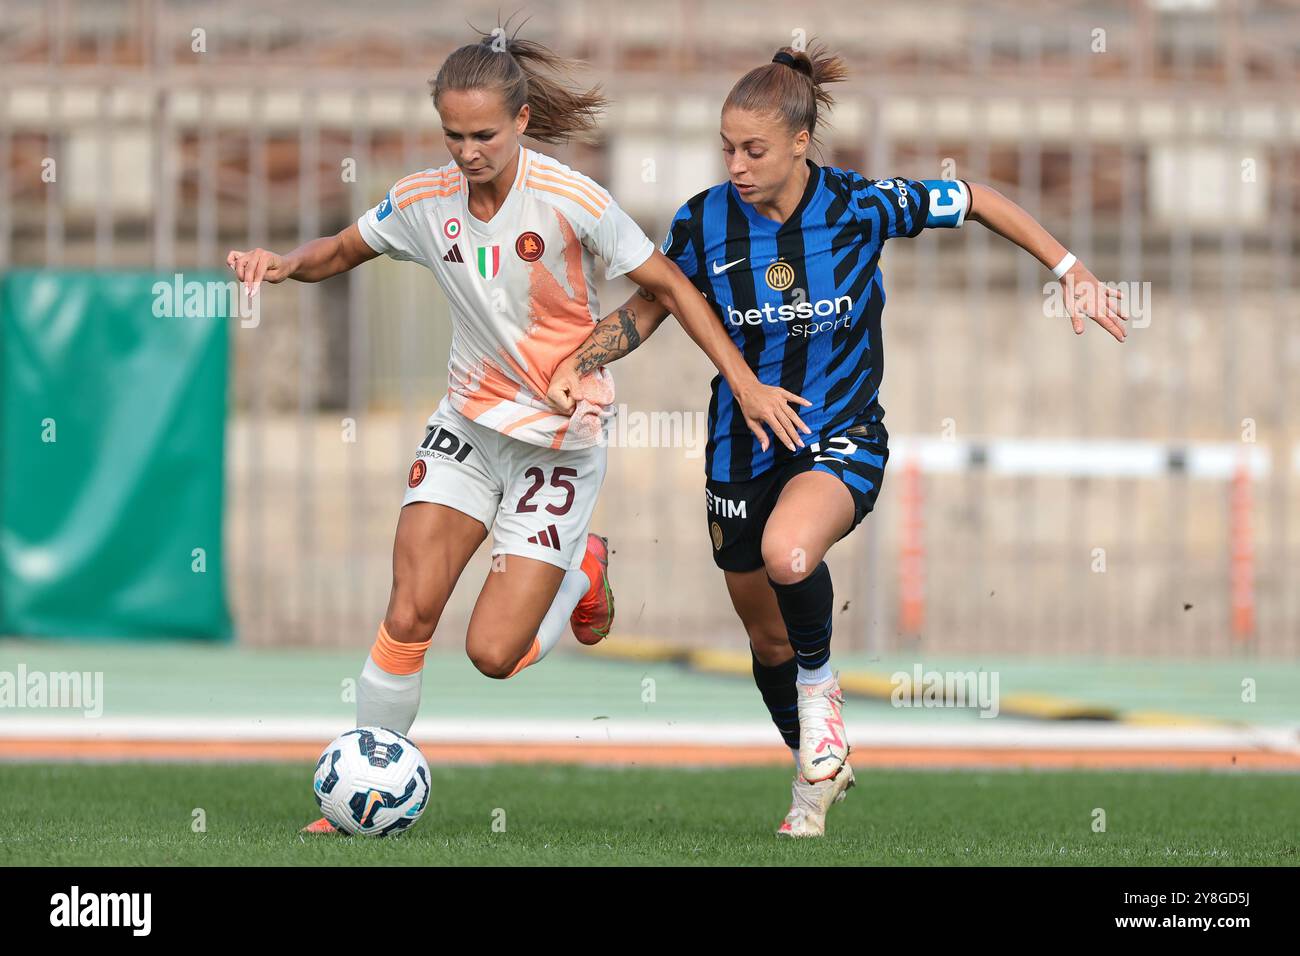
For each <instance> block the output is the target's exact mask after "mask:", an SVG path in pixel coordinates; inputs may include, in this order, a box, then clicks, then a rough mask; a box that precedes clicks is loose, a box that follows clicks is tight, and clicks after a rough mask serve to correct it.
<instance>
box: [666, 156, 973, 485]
mask: <svg viewBox="0 0 1300 956" xmlns="http://www.w3.org/2000/svg"><path fill="white" fill-rule="evenodd" d="M808 166H809V171H808V186H807V188H806V189H805V190H804V194H803V196H802V198H801V199H800V201H799V205H798V206H797V207H796V208H795V211H794V213H793V214H792V215H791V216H790V218H789V219H788V220H786V222H784V223H777V222H774V221H772V220H770V219H765V218H763V217H762V216H760V215H759V214H758V213H757V212H755V211H754V207H753V206H752V205H750V204H749V203H747V202H745V201H744V200H742V199H741V198H740V195H739V194H738V193H737V192H736V189H735V187H734V186H732V185H731V183H729V182H727V183H721V184H719V185H717V186H714V187H712V188H711V189H708V190H705V191H704V192H702V193H700V194H699V195H697V196H695V197H693V198H692V199H691V200H690V201H688V202H687V203H686V204H685V205H684V206H682V207H681V209H679V210H678V211H677V215H676V216H674V217H673V222H672V225H671V226H669V228H668V235H667V237H666V238H665V239H664V244H663V252H664V254H665V255H666V256H668V257H669V258H670V259H672V260H673V261H674V262H676V263H677V265H678V266H679V267H680V268H681V270H682V272H683V273H685V274H686V276H687V277H688V278H690V279H691V281H692V282H693V283H694V284H695V287H696V288H697V289H699V290H700V292H701V293H703V295H704V296H705V298H707V299H708V300H709V303H710V304H711V305H712V306H713V310H714V312H715V313H716V314H717V316H718V319H719V321H721V322H722V324H723V326H724V327H725V328H726V329H727V332H728V333H729V334H730V335H731V338H732V341H734V342H735V343H736V345H737V347H738V348H739V349H740V350H741V352H743V353H744V356H745V361H746V362H747V363H748V364H749V367H750V368H752V369H753V370H754V372H755V373H756V374H757V375H758V378H759V381H761V382H763V383H764V384H766V385H779V386H781V387H782V388H785V389H788V390H789V391H791V392H794V393H795V394H796V395H802V396H803V397H804V398H807V399H809V400H810V401H811V402H812V403H813V404H812V405H811V406H810V407H807V408H798V409H797V411H798V412H799V416H800V417H801V418H802V419H803V421H804V422H805V423H806V424H807V425H808V427H809V428H811V429H812V434H811V435H806V436H804V442H805V443H806V444H811V443H812V442H814V441H821V442H825V441H826V440H827V439H828V438H831V437H833V436H835V435H837V434H840V433H841V432H843V431H844V429H845V428H847V427H849V426H851V425H853V424H857V423H859V422H873V421H879V420H881V419H882V418H883V417H884V414H885V411H884V409H883V408H882V407H881V405H880V380H881V373H882V372H883V369H884V353H883V350H882V347H881V340H880V313H881V310H882V309H883V308H884V305H885V292H884V286H883V282H882V278H881V274H880V268H879V261H880V252H881V249H882V247H883V245H884V242H885V240H886V239H892V238H895V237H897V236H915V235H917V234H919V233H920V232H921V230H922V229H925V228H927V227H948V228H955V227H958V226H960V225H961V224H962V222H963V220H964V219H965V217H966V212H967V209H968V208H969V197H970V190H969V188H968V187H967V186H966V184H965V183H963V182H961V181H960V180H912V179H882V180H869V179H864V178H863V177H862V176H860V175H859V174H858V173H855V172H853V171H852V170H844V169H836V168H834V167H830V166H825V167H823V166H817V165H816V164H815V163H812V162H809V163H808ZM790 455H791V452H790V451H789V450H788V449H786V448H785V446H784V445H782V444H781V443H780V442H778V441H773V442H771V443H770V444H769V445H768V449H767V451H765V452H764V451H760V450H759V445H758V441H757V440H756V439H755V438H754V435H753V433H752V432H751V431H750V430H749V428H748V427H747V426H746V425H745V419H744V416H743V415H742V414H741V412H740V407H739V405H738V404H737V402H736V400H735V398H734V396H733V395H732V392H731V388H730V386H729V385H728V384H727V383H726V381H725V380H724V379H723V378H722V376H720V375H719V376H716V377H715V378H714V379H713V397H712V400H711V401H710V402H709V443H708V448H707V452H706V458H705V467H706V469H707V471H708V475H709V477H710V478H712V479H713V480H715V481H747V480H748V479H750V478H753V477H755V476H757V475H761V474H762V473H763V472H765V471H767V470H768V469H769V468H771V467H772V466H773V465H774V464H776V463H777V462H779V461H782V460H784V459H785V458H788V457H790Z"/></svg>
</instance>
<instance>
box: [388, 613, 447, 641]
mask: <svg viewBox="0 0 1300 956" xmlns="http://www.w3.org/2000/svg"><path fill="white" fill-rule="evenodd" d="M437 626H438V617H437V615H436V614H434V613H433V612H432V611H428V610H424V609H421V608H420V607H418V606H416V605H415V604H406V603H404V604H400V605H398V606H396V607H393V608H391V609H390V610H389V612H388V614H387V616H386V617H385V618H384V629H385V630H386V631H388V636H389V637H391V638H392V639H393V640H395V641H397V642H398V643H399V644H417V643H419V642H421V641H427V640H429V638H431V637H433V631H434V628H436V627H437Z"/></svg>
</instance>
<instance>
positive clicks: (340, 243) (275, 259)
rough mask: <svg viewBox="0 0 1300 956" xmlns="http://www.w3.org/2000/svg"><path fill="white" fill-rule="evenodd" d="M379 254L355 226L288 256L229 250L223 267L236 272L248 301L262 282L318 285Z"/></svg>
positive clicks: (323, 238)
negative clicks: (286, 280)
mask: <svg viewBox="0 0 1300 956" xmlns="http://www.w3.org/2000/svg"><path fill="white" fill-rule="evenodd" d="M377 255H379V253H377V252H375V250H374V249H371V248H370V244H369V243H367V242H366V240H364V239H362V238H361V230H360V229H358V228H357V224H356V223H355V222H354V223H353V224H352V225H350V226H348V227H347V228H346V229H344V230H343V231H342V232H340V233H339V234H338V235H336V236H323V237H321V238H320V239H313V240H311V241H310V242H305V243H303V244H302V245H301V246H299V247H298V248H297V249H295V250H293V252H290V253H289V254H288V255H284V256H278V255H276V254H275V253H274V252H271V251H270V250H268V249H252V250H249V251H248V252H240V251H239V250H237V249H232V250H230V254H229V255H228V256H226V265H228V266H230V268H231V269H233V270H234V271H235V277H236V278H238V279H239V281H240V282H242V283H243V284H244V289H245V291H247V293H248V296H249V298H252V297H253V296H255V295H257V290H258V288H259V287H260V286H261V284H262V282H263V280H265V281H266V282H283V281H284V280H285V279H297V280H298V281H299V282H320V281H321V280H322V279H328V278H329V277H330V276H336V275H338V274H339V273H340V272H347V271H348V270H349V269H354V268H356V267H357V266H359V265H361V263H363V262H367V261H369V260H371V259H373V258H375V256H377Z"/></svg>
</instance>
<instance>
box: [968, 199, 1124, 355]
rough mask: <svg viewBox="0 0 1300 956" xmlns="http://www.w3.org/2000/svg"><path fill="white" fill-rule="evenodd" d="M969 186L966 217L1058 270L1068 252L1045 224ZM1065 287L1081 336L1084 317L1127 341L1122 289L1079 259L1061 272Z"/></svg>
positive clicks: (1066, 296)
mask: <svg viewBox="0 0 1300 956" xmlns="http://www.w3.org/2000/svg"><path fill="white" fill-rule="evenodd" d="M967 186H969V187H970V194H971V206H970V212H969V213H967V215H966V218H967V219H973V220H975V221H976V222H980V223H983V224H984V225H985V226H986V227H988V228H989V229H991V230H993V231H994V232H996V233H997V234H998V235H999V236H1002V237H1003V238H1004V239H1008V240H1010V241H1011V242H1014V243H1015V244H1016V245H1018V246H1019V247H1020V248H1021V249H1024V250H1025V251H1026V252H1028V253H1029V254H1030V255H1031V256H1033V257H1034V258H1035V259H1037V260H1038V261H1039V262H1041V263H1042V264H1043V265H1045V266H1047V268H1049V269H1052V270H1054V271H1055V270H1056V269H1057V267H1058V266H1059V265H1061V264H1062V262H1063V261H1066V257H1067V256H1069V255H1070V254H1069V252H1068V251H1067V250H1066V248H1065V246H1063V245H1061V243H1060V242H1058V241H1057V240H1056V238H1055V237H1054V236H1053V235H1052V234H1051V233H1050V232H1048V231H1047V230H1046V229H1044V228H1043V226H1042V224H1041V223H1040V222H1039V221H1038V220H1037V219H1035V218H1034V217H1033V216H1031V215H1029V213H1027V212H1025V211H1024V210H1023V209H1021V208H1020V207H1019V206H1017V205H1016V204H1015V203H1014V202H1012V201H1011V200H1010V199H1008V198H1007V197H1006V196H1004V195H1002V194H1001V193H1000V192H998V191H997V190H996V189H994V188H993V187H991V186H985V185H984V184H983V183H967ZM1057 278H1058V280H1059V281H1060V283H1061V287H1062V288H1063V289H1064V290H1065V298H1064V301H1065V303H1066V306H1067V308H1068V309H1069V311H1070V324H1071V325H1072V326H1073V327H1074V332H1075V334H1076V335H1082V334H1083V329H1084V321H1083V320H1084V319H1085V318H1089V319H1092V320H1093V321H1094V322H1096V323H1097V324H1098V325H1100V326H1101V327H1102V328H1103V329H1105V330H1106V331H1107V332H1109V333H1110V334H1111V335H1113V336H1114V337H1115V338H1116V339H1117V340H1119V341H1120V342H1123V341H1124V336H1125V334H1126V333H1125V331H1124V327H1123V326H1122V325H1121V324H1120V323H1121V322H1123V321H1124V320H1126V319H1127V318H1128V316H1127V315H1126V314H1125V313H1124V311H1123V309H1124V296H1123V293H1121V292H1120V290H1119V289H1111V288H1108V287H1107V286H1105V285H1103V284H1102V283H1101V282H1100V281H1099V280H1098V279H1097V277H1096V276H1095V275H1093V274H1092V272H1091V271H1089V269H1088V267H1087V266H1085V265H1084V264H1083V263H1082V262H1080V261H1078V260H1077V259H1075V260H1074V262H1073V263H1072V264H1070V265H1069V266H1068V269H1066V271H1064V272H1062V274H1061V275H1059V276H1058V277H1057Z"/></svg>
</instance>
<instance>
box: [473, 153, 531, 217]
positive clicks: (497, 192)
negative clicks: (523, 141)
mask: <svg viewBox="0 0 1300 956" xmlns="http://www.w3.org/2000/svg"><path fill="white" fill-rule="evenodd" d="M518 173H519V151H518V150H516V151H515V158H514V159H512V160H510V163H509V165H507V166H506V167H505V168H504V169H503V170H501V172H500V173H499V174H498V175H497V176H495V177H494V178H492V179H489V180H488V181H487V182H485V183H470V184H469V211H470V213H471V214H472V215H473V216H474V218H475V219H478V220H479V221H480V222H490V221H491V220H492V217H494V216H495V215H496V214H497V212H498V211H500V209H501V207H502V206H503V205H505V201H506V200H507V199H508V198H509V197H510V188H511V187H512V186H513V185H514V182H515V176H516V175H517V174H518Z"/></svg>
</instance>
